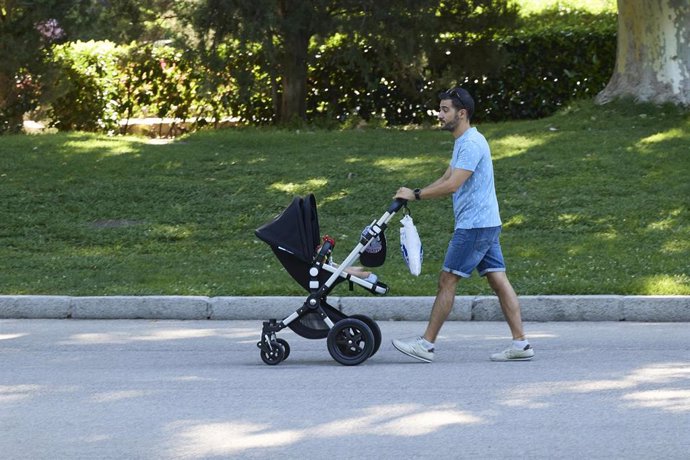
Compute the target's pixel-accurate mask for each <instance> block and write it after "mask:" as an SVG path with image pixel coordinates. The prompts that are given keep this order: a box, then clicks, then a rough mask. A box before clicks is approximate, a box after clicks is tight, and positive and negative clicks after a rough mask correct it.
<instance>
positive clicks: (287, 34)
mask: <svg viewBox="0 0 690 460" xmlns="http://www.w3.org/2000/svg"><path fill="white" fill-rule="evenodd" d="M278 14H279V15H280V18H281V27H280V29H281V32H282V33H281V35H282V40H283V43H282V49H281V51H280V56H281V59H280V65H281V69H280V71H281V79H282V85H281V86H282V90H283V93H282V94H281V97H280V112H279V113H278V121H279V122H280V123H289V122H291V121H293V120H295V119H301V120H303V119H305V118H306V104H307V102H306V101H307V57H308V53H309V40H310V38H311V35H312V32H311V27H310V23H311V16H312V15H313V14H314V12H313V10H312V6H311V4H310V3H309V2H301V1H300V2H295V1H287V0H281V1H280V2H279V7H278Z"/></svg>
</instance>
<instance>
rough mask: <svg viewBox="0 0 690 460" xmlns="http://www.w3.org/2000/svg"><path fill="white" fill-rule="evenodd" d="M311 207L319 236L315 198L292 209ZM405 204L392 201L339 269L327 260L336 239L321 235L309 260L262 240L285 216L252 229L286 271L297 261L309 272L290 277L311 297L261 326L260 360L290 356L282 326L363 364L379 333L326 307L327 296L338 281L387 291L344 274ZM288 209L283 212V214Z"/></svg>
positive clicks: (367, 321) (343, 360)
mask: <svg viewBox="0 0 690 460" xmlns="http://www.w3.org/2000/svg"><path fill="white" fill-rule="evenodd" d="M305 203H306V204H305ZM309 204H310V205H311V207H312V208H313V214H314V215H313V218H312V220H313V222H312V230H315V231H316V232H317V233H318V218H317V216H316V202H315V199H314V196H313V195H308V196H307V197H305V198H304V199H300V198H295V199H294V200H293V204H292V205H291V207H294V206H308V205H309ZM406 205H407V201H406V200H402V199H396V200H394V201H393V203H392V204H391V205H390V206H389V207H388V209H387V210H386V212H384V213H383V215H382V216H381V217H380V218H379V219H376V220H374V221H373V222H372V223H371V224H370V225H369V226H368V227H367V229H366V231H364V232H362V235H361V237H360V239H359V241H358V243H357V245H356V246H355V247H354V248H353V249H352V251H350V253H349V254H348V255H347V257H346V258H345V260H344V261H343V262H342V263H341V264H338V265H336V264H334V263H332V261H331V255H332V252H333V249H334V247H335V240H334V239H333V238H331V237H329V236H324V237H323V239H322V243H321V246H320V248H318V252H316V253H315V254H313V255H312V256H311V257H310V258H308V257H307V255H308V254H299V253H298V251H296V250H294V248H289V247H284V246H283V245H281V244H280V242H279V241H276V240H275V239H273V240H272V239H271V238H270V237H266V235H265V234H264V233H265V232H264V231H263V229H265V228H267V227H269V226H270V225H272V224H274V223H276V222H278V221H279V219H280V218H281V217H282V216H283V214H281V215H280V216H278V217H277V218H276V219H275V220H274V221H273V222H271V223H269V224H266V225H264V226H263V227H261V228H259V229H257V230H256V235H257V236H258V237H259V238H260V239H262V240H264V241H266V242H267V243H268V244H269V245H270V246H271V248H272V249H273V251H274V253H275V254H276V256H277V257H278V259H279V260H280V261H281V263H282V264H283V265H284V266H285V267H286V269H287V268H288V266H289V264H291V263H294V262H295V261H297V262H298V263H301V264H302V266H303V269H306V270H307V272H308V277H307V278H303V273H301V270H296V271H295V270H293V271H291V270H288V271H289V272H290V274H291V275H292V276H293V278H295V279H296V280H298V278H299V281H301V284H302V285H303V287H305V288H306V289H307V290H308V291H309V295H308V297H307V298H306V300H305V301H304V303H303V304H302V306H301V307H300V308H298V309H297V310H296V311H295V312H293V313H291V314H290V315H288V316H287V317H286V318H284V319H282V320H280V321H278V320H277V319H275V318H274V319H270V320H268V321H265V322H263V328H262V331H261V338H260V340H259V342H258V343H257V347H258V348H259V349H260V353H261V359H262V360H263V361H264V363H266V364H268V365H276V364H279V363H280V362H282V361H284V360H285V359H287V357H288V356H289V354H290V346H289V344H288V342H287V341H286V340H284V339H282V338H277V336H276V334H277V333H278V332H280V331H281V330H283V329H285V328H286V327H290V328H291V329H293V331H295V332H296V333H297V334H299V335H301V336H303V337H306V338H309V339H320V338H326V339H327V347H328V351H329V353H330V354H331V356H332V357H333V359H334V360H336V361H337V362H339V363H340V364H343V365H346V366H353V365H358V364H361V363H362V362H364V361H366V360H367V359H368V358H370V357H371V356H373V355H374V354H375V353H376V351H378V349H379V346H380V345H381V331H380V329H379V327H378V325H377V324H376V322H375V321H374V320H373V319H371V318H369V317H368V316H366V315H352V316H347V315H345V314H344V313H342V312H340V311H339V310H337V309H335V308H334V307H332V306H330V305H329V304H328V303H327V296H328V295H329V294H330V292H331V291H332V290H333V289H334V288H335V286H337V285H338V284H339V283H340V282H342V281H348V282H349V283H350V288H351V289H352V287H353V285H354V284H356V285H358V286H360V287H362V288H364V289H365V290H367V291H369V292H371V293H373V294H377V295H385V294H387V293H388V286H387V285H385V284H384V283H381V282H378V281H376V282H373V283H372V282H371V281H368V280H366V279H362V278H360V277H358V276H356V275H354V274H351V273H348V272H347V271H346V270H347V269H348V268H349V267H351V266H352V265H353V263H354V262H355V261H356V260H357V259H358V258H359V257H360V256H361V255H362V253H364V252H365V251H366V250H367V248H368V247H369V246H370V244H371V243H372V241H374V240H375V239H377V238H383V233H384V231H385V230H386V229H387V228H388V223H389V222H390V221H391V219H392V218H393V216H394V215H395V214H396V213H397V212H398V211H400V209H402V208H403V207H405V206H406ZM289 209H290V208H287V209H286V210H285V211H284V212H283V213H286V212H287V211H288V210H289ZM307 219H308V218H307ZM312 233H313V232H312ZM307 240H310V243H309V245H311V244H314V242H315V241H316V238H315V237H314V235H312V236H311V238H309V237H307ZM314 252H315V249H314ZM300 321H305V322H307V323H308V324H310V325H314V324H316V329H312V328H311V327H304V326H303V325H302V324H300ZM317 323H320V324H317Z"/></svg>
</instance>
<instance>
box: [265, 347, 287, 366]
mask: <svg viewBox="0 0 690 460" xmlns="http://www.w3.org/2000/svg"><path fill="white" fill-rule="evenodd" d="M285 358H286V355H285V348H284V347H283V345H281V344H280V343H278V342H277V341H276V342H271V349H270V350H261V359H262V360H263V362H264V363H266V364H268V365H269V366H275V365H276V364H278V363H279V362H281V361H282V360H284V359H285Z"/></svg>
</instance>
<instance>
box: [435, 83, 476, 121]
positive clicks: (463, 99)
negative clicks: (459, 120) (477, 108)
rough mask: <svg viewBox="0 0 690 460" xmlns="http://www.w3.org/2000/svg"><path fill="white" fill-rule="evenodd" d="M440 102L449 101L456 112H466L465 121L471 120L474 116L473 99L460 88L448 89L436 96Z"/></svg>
mask: <svg viewBox="0 0 690 460" xmlns="http://www.w3.org/2000/svg"><path fill="white" fill-rule="evenodd" d="M438 99H439V100H440V101H444V100H450V101H451V102H452V104H453V107H455V109H456V110H461V109H465V110H466V111H467V119H468V120H471V119H472V116H473V115H474V99H472V95H470V93H469V92H468V91H467V90H466V89H464V88H460V87H456V88H452V89H449V90H448V91H444V92H442V93H441V94H439V95H438Z"/></svg>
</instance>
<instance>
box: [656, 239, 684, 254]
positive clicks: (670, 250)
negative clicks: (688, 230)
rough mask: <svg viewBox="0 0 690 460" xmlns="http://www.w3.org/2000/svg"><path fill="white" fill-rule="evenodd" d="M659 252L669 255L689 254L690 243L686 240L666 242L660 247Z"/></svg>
mask: <svg viewBox="0 0 690 460" xmlns="http://www.w3.org/2000/svg"><path fill="white" fill-rule="evenodd" d="M661 252H662V253H664V254H669V255H673V254H682V253H684V252H690V242H688V241H687V240H675V241H667V242H666V243H664V245H663V246H662V247H661Z"/></svg>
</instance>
